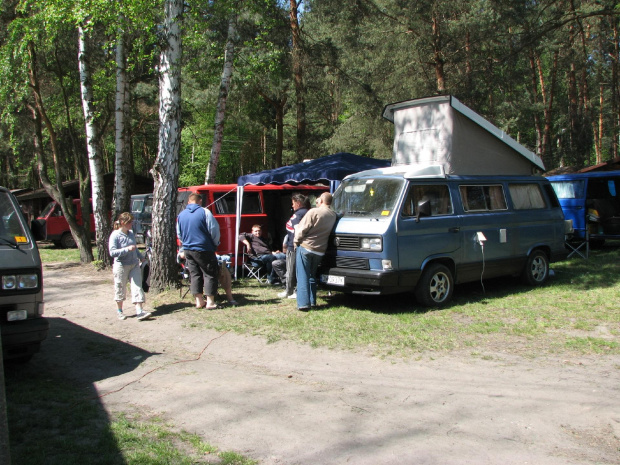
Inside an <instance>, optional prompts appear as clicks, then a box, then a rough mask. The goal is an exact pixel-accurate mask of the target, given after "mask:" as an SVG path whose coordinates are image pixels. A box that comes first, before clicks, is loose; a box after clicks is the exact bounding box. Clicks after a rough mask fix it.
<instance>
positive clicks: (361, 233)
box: [320, 165, 567, 307]
mask: <svg viewBox="0 0 620 465" xmlns="http://www.w3.org/2000/svg"><path fill="white" fill-rule="evenodd" d="M332 207H333V208H334V210H335V211H336V212H337V213H338V216H339V220H338V223H337V225H336V228H335V232H334V234H333V237H332V239H331V243H330V246H329V248H328V251H327V253H326V255H325V257H324V259H323V264H322V265H321V271H320V281H321V283H322V284H323V285H324V286H326V287H327V288H330V289H333V290H338V291H343V292H345V293H353V294H369V295H379V294H394V293H399V292H411V291H414V292H415V295H416V298H417V300H418V303H419V304H421V305H424V306H433V307H441V306H444V305H446V304H447V303H448V302H449V301H450V299H451V297H452V293H453V291H454V286H455V284H459V283H466V282H471V281H480V280H481V279H486V278H492V277H497V276H506V275H514V276H520V277H521V278H522V279H523V280H524V281H525V282H526V283H528V284H530V285H533V286H538V285H542V284H543V283H544V282H545V281H546V280H547V278H548V277H549V264H550V263H551V262H554V261H557V260H561V259H563V258H565V257H566V255H567V252H566V249H565V247H564V238H565V222H564V215H563V213H562V209H561V208H560V204H559V202H558V199H557V198H556V195H555V192H554V191H553V188H552V187H551V184H550V183H549V181H548V180H547V179H545V178H544V177H542V176H528V175H524V176H500V175H489V176H455V175H446V174H445V173H444V170H443V167H442V166H427V167H420V165H409V166H407V165H402V166H397V167H392V168H384V169H377V170H371V171H363V172H360V173H357V174H354V175H351V176H348V177H346V178H345V179H344V180H343V182H342V184H341V185H340V186H339V188H338V190H337V191H336V192H335V194H334V200H333V204H332Z"/></svg>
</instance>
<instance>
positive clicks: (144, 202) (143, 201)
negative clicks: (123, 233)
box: [131, 194, 153, 244]
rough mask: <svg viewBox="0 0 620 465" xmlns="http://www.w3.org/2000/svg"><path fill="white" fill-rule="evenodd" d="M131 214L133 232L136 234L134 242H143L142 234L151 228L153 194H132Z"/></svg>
mask: <svg viewBox="0 0 620 465" xmlns="http://www.w3.org/2000/svg"><path fill="white" fill-rule="evenodd" d="M131 215H132V216H133V233H134V234H135V236H136V242H138V244H143V243H144V234H145V233H146V231H147V230H148V229H150V228H151V218H152V216H153V194H136V195H132V196H131Z"/></svg>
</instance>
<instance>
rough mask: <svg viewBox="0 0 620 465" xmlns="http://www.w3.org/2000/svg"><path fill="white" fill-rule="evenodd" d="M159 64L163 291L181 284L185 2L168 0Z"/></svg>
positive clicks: (156, 244) (158, 232)
mask: <svg viewBox="0 0 620 465" xmlns="http://www.w3.org/2000/svg"><path fill="white" fill-rule="evenodd" d="M164 8H165V18H164V24H163V29H162V38H163V41H162V50H161V54H160V61H159V73H160V74H159V150H158V153H157V158H156V160H155V164H154V165H153V168H152V169H151V173H152V175H153V180H154V181H155V188H154V192H153V229H152V230H151V231H152V234H153V261H152V263H151V273H152V275H151V287H152V288H153V289H154V290H156V291H161V290H163V289H165V288H167V287H172V286H175V285H176V284H177V282H178V276H177V264H176V198H177V185H178V182H179V151H180V146H181V57H182V39H181V25H182V21H183V2H182V0H166V1H165V5H164Z"/></svg>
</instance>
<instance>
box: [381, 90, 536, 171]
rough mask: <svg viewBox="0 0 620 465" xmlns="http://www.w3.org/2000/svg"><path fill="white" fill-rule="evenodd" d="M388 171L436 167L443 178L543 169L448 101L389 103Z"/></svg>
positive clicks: (511, 141) (501, 133)
mask: <svg viewBox="0 0 620 465" xmlns="http://www.w3.org/2000/svg"><path fill="white" fill-rule="evenodd" d="M383 117H384V118H385V119H387V120H389V121H391V122H392V123H394V131H395V132H394V150H393V153H392V166H397V165H412V164H419V165H438V164H439V165H442V166H443V167H444V170H445V172H446V173H447V174H461V175H466V174H526V175H528V174H535V173H538V172H543V171H544V170H545V166H544V164H543V162H542V160H541V158H540V157H539V156H537V155H536V154H535V153H533V152H531V151H529V150H527V149H526V148H525V147H523V146H522V145H521V144H519V143H518V142H517V141H515V140H514V139H512V138H511V137H510V136H509V135H508V134H506V133H505V132H504V131H502V130H501V129H499V128H497V127H496V126H494V125H493V124H491V123H490V122H489V121H487V120H486V119H484V118H483V117H482V116H480V115H479V114H477V113H476V112H474V111H473V110H471V109H470V108H468V107H466V106H465V105H463V104H462V103H461V102H459V101H458V100H457V99H456V98H455V97H452V96H450V95H445V96H439V97H429V98H421V99H415V100H407V101H405V102H399V103H392V104H389V105H387V106H386V107H385V108H384V110H383Z"/></svg>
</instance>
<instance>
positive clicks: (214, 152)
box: [205, 15, 237, 184]
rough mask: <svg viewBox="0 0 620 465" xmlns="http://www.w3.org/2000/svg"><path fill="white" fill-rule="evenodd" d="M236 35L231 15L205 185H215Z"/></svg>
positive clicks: (234, 20)
mask: <svg viewBox="0 0 620 465" xmlns="http://www.w3.org/2000/svg"><path fill="white" fill-rule="evenodd" d="M236 35H237V16H236V15H233V16H232V17H231V18H230V20H229V21H228V37H227V39H226V50H225V52H224V70H223V71H222V79H221V81H220V93H219V96H218V98H217V110H216V113H215V133H214V135H213V145H212V146H211V156H210V157H209V165H208V166H207V173H206V175H205V184H213V183H215V175H216V173H217V165H218V163H219V161H220V151H221V150H222V139H223V137H224V120H225V118H226V100H227V99H228V91H229V90H230V80H231V77H232V73H233V65H234V61H235V40H236Z"/></svg>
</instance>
